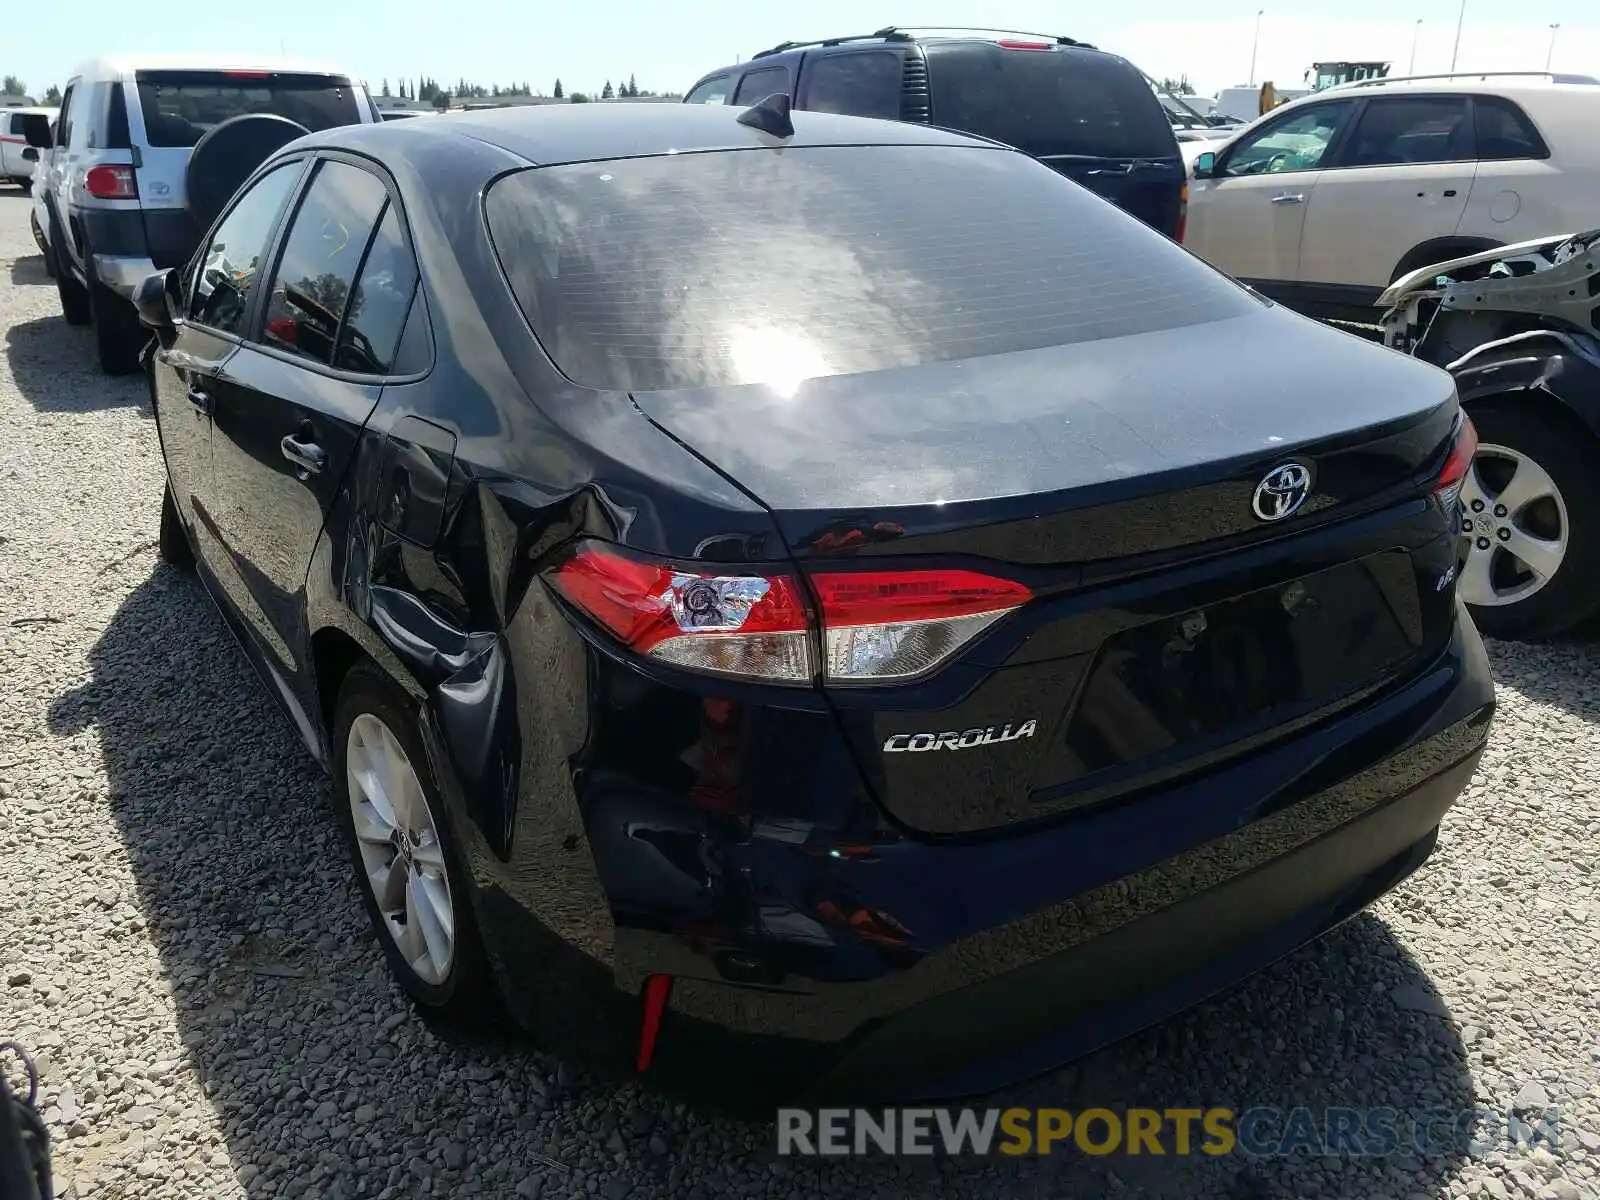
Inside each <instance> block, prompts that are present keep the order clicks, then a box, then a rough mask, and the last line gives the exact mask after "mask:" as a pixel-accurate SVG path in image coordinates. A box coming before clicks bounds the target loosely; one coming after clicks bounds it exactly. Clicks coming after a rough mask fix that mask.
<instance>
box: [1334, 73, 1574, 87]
mask: <svg viewBox="0 0 1600 1200" xmlns="http://www.w3.org/2000/svg"><path fill="white" fill-rule="evenodd" d="M1429 79H1548V80H1549V81H1550V82H1551V83H1586V84H1600V79H1596V78H1595V77H1594V76H1592V75H1567V74H1562V73H1561V72H1558V71H1444V72H1441V73H1439V74H1437V75H1382V76H1379V77H1377V78H1375V79H1354V80H1351V81H1350V82H1349V83H1341V84H1339V85H1338V87H1337V88H1328V89H1327V90H1328V91H1330V92H1332V91H1344V90H1346V89H1349V88H1364V87H1378V86H1379V85H1381V84H1385V83H1410V82H1412V81H1414V80H1429Z"/></svg>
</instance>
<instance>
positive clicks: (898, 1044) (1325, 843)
mask: <svg viewBox="0 0 1600 1200" xmlns="http://www.w3.org/2000/svg"><path fill="white" fill-rule="evenodd" d="M1493 710H1494V690H1493V684H1492V681H1491V679H1490V675H1489V667H1488V662H1487V660H1486V658H1485V655H1484V652H1483V647H1482V643H1481V641H1480V640H1479V638H1478V635H1477V633H1476V631H1475V630H1474V629H1473V628H1472V626H1471V623H1470V621H1468V620H1467V619H1466V618H1465V617H1464V616H1463V617H1462V618H1461V620H1460V621H1459V622H1458V626H1457V628H1456V630H1455V633H1454V635H1453V637H1452V641H1451V644H1450V647H1449V649H1448V651H1447V652H1446V654H1445V655H1444V656H1442V657H1441V658H1440V660H1439V661H1438V662H1436V663H1435V664H1434V666H1433V667H1432V668H1431V669H1430V670H1429V671H1427V672H1426V673H1425V674H1423V675H1422V676H1420V677H1418V678H1416V679H1414V680H1413V681H1412V682H1411V683H1409V684H1408V685H1406V686H1405V687H1404V688H1401V689H1399V690H1397V691H1395V692H1392V693H1390V694H1388V695H1386V696H1384V697H1383V698H1382V699H1379V700H1376V701H1373V702H1371V703H1369V704H1367V705H1364V706H1363V707H1362V708H1361V709H1360V710H1358V711H1356V712H1352V713H1346V714H1344V715H1342V716H1341V717H1340V718H1339V719H1338V720H1336V721H1333V722H1330V723H1329V724H1328V725H1326V726H1324V727H1321V728H1318V729H1315V730H1312V731H1308V732H1305V733H1302V734H1300V735H1297V736H1296V737H1294V738H1293V739H1290V740H1289V741H1287V742H1285V743H1284V744H1281V745H1278V746H1275V747H1273V748H1271V749H1269V750H1266V751H1263V752H1261V753H1258V754H1254V755H1251V756H1250V757H1249V758H1248V759H1246V760H1244V761H1241V762H1236V763H1232V764H1230V765H1228V766H1227V767H1225V768H1222V769H1219V770H1217V771H1215V772H1213V773H1212V774H1210V775H1209V776H1207V777H1206V778H1204V779H1200V780H1189V781H1187V782H1186V783H1185V784H1184V786H1183V787H1182V788H1175V789H1169V791H1168V793H1166V794H1157V795H1153V796H1149V797H1141V798H1139V799H1133V800H1128V801H1125V802H1122V803H1120V804H1118V805H1116V806H1114V810H1113V811H1111V812H1108V813H1107V814H1105V815H1103V816H1100V815H1088V816H1085V817H1083V818H1082V819H1079V820H1064V821H1059V822H1054V823H1051V824H1049V825H1047V826H1043V827H1040V828H1038V829H1036V830H1034V831H1032V832H1028V833H1023V834H1016V835H1013V836H1010V837H1004V838H995V839H989V840H978V841H966V842H954V843H952V842H942V843H940V842H928V841H920V840H914V839H910V838H906V839H903V840H901V841H900V842H899V843H897V844H894V845H892V846H888V847H886V848H884V850H883V852H882V853H881V855H878V856H876V857H875V858H874V859H873V861H872V862H871V863H870V864H861V865H859V866H858V865H857V864H853V863H846V864H840V863H839V862H837V861H830V860H828V859H827V858H823V859H821V860H820V861H819V860H818V859H816V858H812V859H810V860H805V859H803V858H802V857H801V856H800V855H799V854H796V855H793V856H791V857H789V858H784V859H780V858H778V857H776V856H774V855H772V853H771V852H770V851H769V852H768V857H766V858H763V859H761V860H759V862H760V863H762V864H768V866H767V867H765V868H763V867H761V866H760V865H758V864H757V863H756V860H752V859H747V860H746V861H747V862H749V863H750V864H751V866H750V867H749V868H747V870H746V879H745V883H746V885H747V886H748V887H749V889H750V890H751V891H752V892H753V893H755V894H756V895H757V896H758V897H759V896H760V895H762V894H767V895H773V894H778V893H783V894H788V895H794V894H796V893H797V892H798V893H799V894H810V895H812V896H813V897H815V896H817V895H836V896H837V895H849V896H851V897H852V898H853V900H854V902H855V903H856V904H858V905H859V906H860V908H861V910H863V911H867V910H888V911H890V912H893V913H896V914H899V915H907V914H909V917H910V919H908V920H907V921H906V924H907V925H909V926H910V927H911V928H913V929H915V930H918V931H919V932H921V933H926V931H927V930H928V929H929V928H930V924H929V922H930V917H931V916H939V915H942V916H943V917H944V925H943V926H942V927H940V928H942V929H943V930H948V931H949V933H950V934H951V935H952V936H948V937H946V938H944V940H943V941H942V942H941V944H938V945H936V946H933V947H931V948H927V949H923V948H922V947H906V946H899V947H895V946H890V947H888V948H881V949H879V950H878V951H877V952H876V953H869V954H865V955H863V954H856V955H854V956H852V957H848V958H847V957H846V956H845V955H844V954H843V953H842V952H841V951H840V949H839V946H840V943H839V942H838V940H836V941H835V943H834V944H833V947H832V948H831V949H830V950H829V952H828V956H827V957H822V958H819V959H818V962H819V963H820V964H821V965H820V966H819V967H818V968H817V969H816V970H814V971H811V972H807V971H806V970H804V969H798V970H794V971H792V972H791V973H790V974H789V975H788V976H787V977H785V978H784V979H782V980H781V981H779V982H778V983H777V984H775V985H771V986H765V987H756V986H739V985H736V984H735V983H732V982H730V981H729V980H728V978H727V975H728V972H727V970H726V969H725V968H719V969H718V970H713V969H712V963H711V961H709V958H710V957H714V956H709V957H708V955H707V953H706V951H705V948H704V946H703V945H697V943H696V938H695V936H694V935H693V934H692V933H688V932H686V931H684V930H682V929H679V930H672V929H664V928H660V927H658V928H656V929H650V928H647V927H645V926H644V923H642V922H638V921H626V920H618V922H617V925H616V929H615V935H614V937H615V940H614V944H613V945H612V946H611V947H607V948H605V951H604V952H602V953H599V954H597V953H595V950H594V949H593V948H591V949H590V951H589V952H588V953H586V952H584V951H582V950H579V949H578V948H577V947H576V946H574V945H571V944H569V943H567V942H565V941H563V940H562V939H560V938H557V937H555V936H554V935H552V934H551V933H550V932H549V930H548V929H546V928H544V927H543V926H542V925H540V924H539V923H538V922H537V921H536V920H534V919H533V918H532V914H531V912H530V911H529V909H528V908H527V907H526V906H525V905H523V904H521V903H518V902H517V900H516V899H514V898H513V894H512V893H511V892H510V891H508V890H502V889H490V890H489V891H487V892H485V893H481V894H480V897H479V910H480V914H479V915H480V921H481V923H482V925H483V927H484V930H485V934H486V938H487V939H488V941H489V943H490V946H491V955H492V957H493V958H494V959H495V961H496V963H497V966H498V968H499V972H500V974H501V977H502V985H503V987H504V990H505V993H506V995H507V997H508V1000H509V1003H510V1005H511V1007H512V1009H513V1011H515V1012H516V1013H517V1014H518V1015H519V1016H520V1017H521V1018H523V1019H524V1020H525V1022H526V1023H527V1024H528V1025H529V1026H530V1028H532V1029H534V1030H535V1031H536V1032H537V1033H538V1034H539V1035H540V1036H541V1037H543V1038H544V1039H546V1040H547V1041H548V1042H551V1043H553V1048H554V1049H556V1050H558V1051H560V1052H563V1053H568V1054H573V1055H577V1056H579V1057H581V1058H583V1059H585V1060H586V1061H590V1062H598V1063H600V1064H602V1065H606V1066H612V1067H615V1068H617V1069H620V1070H626V1069H627V1064H628V1061H629V1060H630V1059H631V1056H632V1053H633V1050H634V1047H635V1046H636V1044H637V1037H638V1029H639V1020H640V1006H639V1001H638V999H637V995H638V990H639V985H640V983H641V982H642V980H643V979H644V978H645V977H647V976H648V975H651V974H656V973H661V974H669V975H672V976H673V977H674V980H675V983H674V988H673V992H672V997H671V1002H670V1007H669V1009H668V1011H667V1013H666V1015H665V1019H664V1021H663V1024H662V1028H661V1035H660V1040H659V1042H658V1044H657V1049H656V1057H655V1065H654V1066H653V1067H652V1068H651V1076H652V1077H653V1078H659V1079H660V1081H661V1082H662V1083H663V1084H664V1085H666V1086H668V1087H670V1088H671V1089H672V1090H675V1091H680V1092H683V1093H686V1094H689V1095H691V1096H693V1097H696V1098H702V1099H708V1100H719V1101H726V1100H729V1099H732V1098H735V1097H737V1098H738V1099H739V1100H741V1101H743V1102H753V1103H775V1102H778V1101H783V1100H791V1101H792V1100H801V1101H806V1102H820V1101H824V1100H851V1101H856V1102H861V1101H865V1100H885V1101H886V1100H895V1099H912V1098H933V1097H951V1096H959V1095H966V1094H971V1093H974V1092H978V1091H984V1090H988V1089H990V1088H993V1087H997V1086H1000V1085H1003V1084H1005V1083H1007V1082H1011V1081H1015V1080H1017V1079H1020V1078H1024V1077H1027V1076H1030V1075H1033V1074H1036V1073H1038V1072H1041V1071H1044V1070H1047V1069H1049V1068H1050V1067H1052V1066H1054V1065H1057V1064H1059V1063H1062V1062H1065V1061H1069V1060H1071V1059H1073V1058H1075V1057H1078V1056H1081V1055H1083V1054H1085V1053H1088V1052H1089V1051H1091V1050H1094V1049H1095V1048H1097V1047H1099V1046H1102V1045H1105V1044H1107V1043H1109V1042H1111V1041H1114V1040H1116V1039H1118V1038H1120V1037H1123V1036H1125V1035H1127V1034H1129V1033H1132V1032H1134V1031H1136V1030H1137V1029H1139V1028H1142V1027H1144V1026H1146V1025H1148V1024H1150V1023H1152V1022H1155V1021H1158V1020H1160V1019H1162V1018H1163V1017H1165V1016H1167V1015H1169V1014H1171V1013H1173V1012H1175V1011H1178V1010H1180V1009H1182V1008H1185V1007H1187V1006H1189V1005H1191V1004H1193V1003H1195V1002H1196V1001H1198V1000H1200V999H1202V998H1204V997H1205V996H1206V995H1208V994H1210V993H1213V992H1215V991H1217V990H1219V989H1221V988H1225V987H1227V986H1229V985H1230V984H1232V983H1234V982H1236V981H1238V980H1240V979H1242V978H1244V977H1245V976H1247V975H1249V974H1251V973H1253V972H1254V971H1256V970H1258V969H1260V968H1261V967H1263V966H1265V965H1267V964H1268V963H1270V962H1271V961H1273V960H1274V959H1276V958H1278V957H1281V956H1282V955H1284V954H1286V953H1288V952H1289V951H1291V950H1293V949H1294V948H1296V947H1297V946H1299V945H1302V944H1304V943H1305V942H1307V941H1309V940H1311V939H1313V938H1315V937H1317V936H1318V935H1319V934H1321V933H1323V932H1325V931H1327V930H1328V929H1331V928H1333V927H1334V926H1336V925H1337V924H1339V923H1340V922H1342V921H1344V920H1346V919H1347V918H1349V917H1350V916H1352V915H1353V914H1355V913H1357V912H1359V911H1360V910H1361V909H1362V908H1363V907H1365V906H1366V905H1368V904H1369V903H1371V902H1372V901H1373V900H1374V899H1376V898H1377V897H1379V896H1380V895H1382V894H1383V893H1384V892H1385V891H1387V890H1388V889H1390V888H1392V887H1393V886H1395V885H1396V884H1397V883H1399V882H1400V881H1401V880H1402V879H1404V878H1405V877H1406V876H1407V875H1409V874H1410V873H1411V872H1412V871H1413V870H1415V869H1416V867H1417V866H1418V865H1420V864H1421V862H1422V861H1423V860H1424V859H1425V858H1426V857H1427V854H1428V852H1429V851H1430V850H1431V848H1432V845H1433V842H1434V839H1435V837H1436V835H1437V829H1438V826H1439V822H1440V819H1441V818H1442V816H1443V815H1444V813H1445V812H1446V810H1447V809H1448V808H1449V807H1450V805H1451V804H1452V803H1454V801H1455V799H1456V797H1457V796H1458V795H1459V794H1460V792H1461V791H1462V789H1463V788H1464V787H1465V786H1466V783H1467V781H1468V779H1469V778H1470V777H1471V774H1472V771H1473V769H1474V768H1475V766H1476V764H1477V760H1478V757H1479V755H1480V754H1481V753H1482V748H1483V744H1484V741H1485V739H1486V737H1487V734H1488V729H1489V725H1490V722H1491V719H1492V715H1493ZM1173 806H1175V807H1173ZM1185 811H1192V812H1194V813H1195V814H1196V819H1195V820H1194V821H1193V822H1192V831H1193V832H1191V833H1190V834H1189V840H1188V841H1187V842H1184V843H1181V844H1177V843H1175V842H1174V838H1175V837H1176V836H1178V835H1177V834H1175V833H1174V832H1173V829H1172V813H1173V812H1179V813H1182V812H1185ZM1219 813H1220V814H1224V815H1225V818H1226V819H1225V822H1224V824H1225V826H1226V828H1225V831H1224V832H1223V833H1221V834H1220V835H1217V834H1216V833H1215V832H1214V831H1215V830H1216V829H1217V828H1218V824H1217V815H1218V814H1219ZM1208 815H1209V819H1208ZM1086 838H1104V839H1112V838H1117V839H1121V840H1122V841H1123V842H1124V843H1126V841H1127V840H1128V839H1142V840H1143V841H1145V842H1146V843H1148V844H1150V845H1159V846H1161V847H1163V851H1162V852H1161V853H1160V854H1159V855H1152V856H1151V857H1152V859H1153V861H1149V862H1148V863H1147V865H1145V866H1143V867H1142V868H1141V869H1138V870H1135V871H1132V872H1128V873H1123V874H1120V875H1118V876H1117V877H1114V878H1103V877H1102V878H1096V877H1093V876H1092V873H1091V870H1090V869H1089V868H1086V867H1084V866H1083V864H1084V863H1085V862H1094V861H1097V858H1110V857H1113V854H1112V853H1111V851H1112V849H1113V847H1112V846H1111V845H1110V843H1109V840H1108V842H1107V844H1106V849H1105V852H1104V853H1102V854H1100V855H1098V856H1090V857H1088V858H1086V857H1085V849H1084V845H1083V842H1084V839H1086ZM1174 845H1177V849H1176V852H1175V853H1167V852H1165V848H1166V847H1168V846H1174ZM1116 849H1118V850H1121V849H1125V845H1124V846H1123V847H1117V848H1116ZM729 853H730V854H731V851H729ZM763 869H768V870H771V872H772V874H771V876H770V877H769V878H765V879H764V878H762V876H761V871H762V870H763ZM806 872H809V873H810V874H809V876H806V875H805V873H806ZM797 878H798V882H797V881H796V880H797ZM1008 885H1010V886H1009V887H1008ZM908 888H909V889H910V890H912V891H919V892H920V893H922V894H924V895H926V896H930V897H933V898H934V899H935V900H937V901H939V902H940V903H942V904H943V905H944V907H943V908H941V907H939V906H938V905H937V904H934V903H932V902H930V903H929V905H928V906H927V907H925V908H924V909H923V910H921V911H920V912H918V911H915V910H912V909H909V908H908V907H907V905H908V904H909V903H910V902H909V901H908V899H907V896H908V894H909V892H908ZM1002 888H1007V890H1006V891H1005V893H1004V895H1005V897H1006V898H1007V899H1006V902H1008V903H1014V905H1015V907H1016V911H1015V912H1014V913H1012V914H1011V915H1010V916H1009V917H1008V918H1007V919H1005V920H1000V921H991V922H989V923H987V924H986V925H984V926H983V927H982V928H977V929H973V928H970V926H971V924H972V921H971V918H970V910H975V909H977V908H979V907H980V905H981V904H982V903H984V902H986V901H992V898H993V897H994V896H995V895H996V894H997V892H999V890H1000V889H1002ZM1045 889H1047V890H1048V892H1049V894H1050V896H1051V901H1050V902H1049V903H1046V904H1044V905H1039V904H1037V903H1035V902H1034V901H1033V900H1032V899H1031V898H1032V897H1037V896H1039V895H1041V894H1043V891H1044V890H1045ZM963 897H966V898H967V900H966V901H965V902H964V901H963V900H962V898H963ZM576 899H577V898H576V897H573V898H572V900H571V901H569V903H570V902H576ZM952 904H956V905H962V904H965V906H966V907H965V910H964V911H961V912H959V913H956V912H953V911H952V910H951V908H950V906H951V905H952ZM992 907H993V906H992V903H991V905H990V908H991V910H992ZM963 919H965V924H966V925H967V926H969V927H967V928H963ZM867 949H868V950H869V951H870V950H872V947H867ZM602 959H604V960H606V961H602Z"/></svg>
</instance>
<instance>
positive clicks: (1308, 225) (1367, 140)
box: [1184, 73, 1600, 322]
mask: <svg viewBox="0 0 1600 1200" xmlns="http://www.w3.org/2000/svg"><path fill="white" fill-rule="evenodd" d="M1597 124H1600V80H1595V79H1592V78H1590V77H1588V76H1576V75H1550V74H1536V73H1524V74H1514V73H1513V74H1477V75H1466V74H1456V75H1444V76H1439V75H1429V76H1413V77H1409V78H1402V79H1369V80H1362V81H1361V82H1358V83H1351V84H1346V85H1344V86H1342V87H1336V88H1329V89H1327V90H1326V91H1321V92H1315V93H1313V94H1312V95H1310V96H1305V97H1302V98H1301V99H1299V100H1295V101H1291V102H1290V103H1288V104H1285V105H1283V106H1282V107H1281V108H1277V109H1274V110H1273V111H1272V112H1270V113H1268V114H1267V115H1266V116H1264V117H1262V118H1260V119H1259V120H1257V121H1255V122H1254V123H1252V124H1251V125H1249V126H1247V127H1246V128H1245V129H1244V130H1242V131H1241V132H1240V133H1239V134H1238V135H1237V136H1235V137H1234V138H1232V139H1231V140H1230V141H1229V142H1228V143H1227V144H1225V145H1223V146H1222V147H1220V148H1218V149H1217V150H1215V151H1214V152H1211V153H1207V154H1202V155H1200V157H1199V158H1198V159H1197V160H1196V163H1195V168H1194V181H1193V184H1192V186H1191V188H1190V195H1189V225H1188V231H1187V236H1186V237H1185V239H1184V241H1185V244H1186V245H1188V246H1189V247H1190V248H1191V249H1192V250H1194V251H1195V252H1196V253H1197V254H1199V255H1201V256H1202V257H1203V258H1205V259H1206V260H1207V261H1208V262H1210V263H1212V264H1213V265H1214V266H1217V267H1220V268H1221V269H1222V270H1224V271H1227V272H1228V273H1229V274H1230V275H1233V276H1235V277H1237V278H1239V279H1242V280H1244V281H1245V282H1247V283H1249V284H1251V285H1253V286H1254V287H1255V288H1257V290H1259V291H1261V292H1262V293H1263V294H1265V295H1268V296H1270V297H1272V298H1273V299H1276V300H1279V301H1282V302H1283V303H1284V304H1286V305H1288V306H1289V307H1291V308H1295V309H1298V310H1299V311H1301V312H1304V313H1306V314H1307V315H1310V316H1316V317H1324V318H1334V319H1346V320H1360V321H1368V322H1370V321H1372V320H1373V318H1374V313H1373V308H1372V306H1373V304H1374V303H1375V302H1376V300H1377V298H1378V296H1379V294H1380V293H1381V292H1382V291H1383V289H1384V288H1385V287H1387V286H1388V285H1389V284H1390V283H1392V282H1393V281H1394V280H1396V279H1398V278H1400V277H1401V276H1402V275H1405V274H1408V273H1409V272H1411V271H1413V270H1416V269H1417V268H1419V267H1424V266H1427V265H1429V264H1431V263H1435V262H1443V261H1445V260H1448V259H1452V258H1458V257H1460V256H1462V255H1466V254H1473V253H1476V252H1478V251H1482V250H1490V249H1494V248H1495V247H1498V246H1503V245H1507V244H1509V243H1512V242H1520V241H1525V240H1527V239H1529V238H1535V237H1540V236H1542V235H1545V234H1549V233H1560V232H1564V231H1566V230H1569V229H1586V228H1589V227H1591V226H1593V225H1594V224H1595V223H1596V221H1597V220H1600V141H1597V140H1596V138H1595V135H1594V130H1595V128H1596V126H1597Z"/></svg>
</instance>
